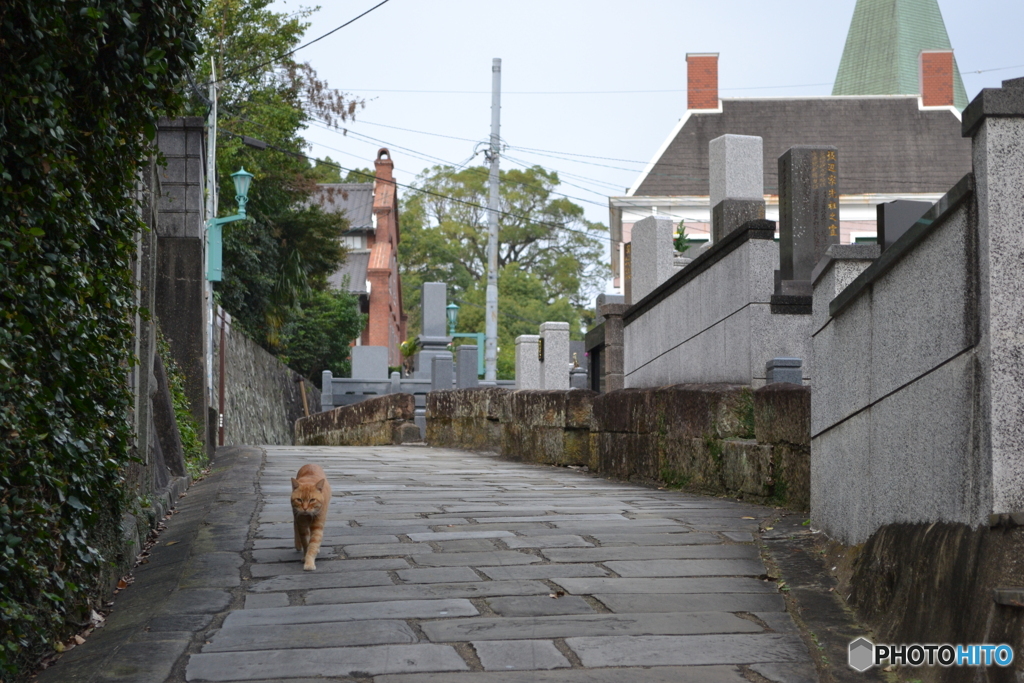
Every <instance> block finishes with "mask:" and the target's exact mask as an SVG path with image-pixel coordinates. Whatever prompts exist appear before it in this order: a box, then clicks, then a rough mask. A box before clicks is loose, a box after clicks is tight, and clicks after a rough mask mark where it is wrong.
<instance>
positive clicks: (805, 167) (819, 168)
mask: <svg viewBox="0 0 1024 683" xmlns="http://www.w3.org/2000/svg"><path fill="white" fill-rule="evenodd" d="M833 244H839V151H838V150H837V149H836V148H835V147H818V146H811V145H797V146H795V147H791V148H789V149H788V150H787V151H786V152H785V153H784V154H783V155H782V156H781V157H779V266H780V268H779V274H778V278H777V282H776V290H775V291H776V294H781V295H795V296H810V294H811V271H812V270H814V266H815V265H817V263H818V261H820V260H821V258H822V257H823V256H824V255H825V250H826V249H828V248H829V247H830V246H832V245H833Z"/></svg>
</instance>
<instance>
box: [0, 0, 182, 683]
mask: <svg viewBox="0 0 1024 683" xmlns="http://www.w3.org/2000/svg"><path fill="white" fill-rule="evenodd" d="M199 9H200V4H199V2H198V1H197V0H125V1H116V0H4V1H3V2H0V61H2V62H3V64H4V67H3V68H2V69H0V282H2V283H3V284H2V287H0V620H2V622H0V633H2V640H0V677H2V678H3V679H4V680H6V681H8V682H9V683H10V682H12V681H20V680H24V679H25V678H26V677H27V676H28V675H29V674H30V673H31V669H32V668H33V666H34V665H35V662H36V661H38V658H39V657H40V656H42V655H43V654H45V653H46V652H48V651H52V647H53V643H54V640H55V639H59V638H61V637H64V636H66V635H67V634H68V632H69V631H70V630H71V629H74V628H75V627H76V625H77V623H79V622H81V621H84V619H85V616H86V615H87V614H88V609H89V607H90V604H89V600H90V597H92V599H96V597H97V596H98V595H99V594H100V588H101V582H102V581H103V579H104V573H105V572H106V573H107V574H109V572H110V568H111V567H112V566H113V563H114V562H115V560H116V559H117V558H116V557H113V556H112V553H113V550H112V549H113V548H116V547H118V546H119V545H120V544H119V542H118V541H119V538H120V523H121V517H122V514H123V512H124V510H125V505H126V500H125V499H126V495H125V492H124V486H123V481H124V472H125V470H126V467H127V466H128V464H129V462H130V460H131V458H132V457H133V443H132V434H133V430H132V427H131V423H130V416H131V412H130V411H131V407H132V405H131V404H132V397H131V394H130V391H129V389H128V381H127V379H128V373H129V372H130V370H131V367H132V363H133V361H132V355H131V335H132V327H131V322H132V319H133V317H134V315H135V313H136V310H135V305H134V290H133V287H134V285H133V281H132V278H131V258H132V254H133V252H134V239H135V235H136V234H137V232H138V231H139V230H140V229H142V224H141V222H140V219H139V215H138V210H137V207H136V194H135V189H136V186H137V177H138V175H137V174H138V172H139V169H140V168H141V166H142V165H143V164H145V163H148V158H149V156H150V154H151V153H152V151H151V150H152V142H151V141H152V139H153V138H154V135H155V130H156V128H155V126H156V121H157V118H158V117H159V116H160V115H161V114H167V113H168V112H174V111H177V110H178V109H179V108H180V106H181V95H180V93H179V91H180V84H181V83H182V82H183V81H184V80H185V69H186V68H188V65H189V62H190V61H191V60H192V59H193V58H194V56H195V53H196V45H195V43H194V42H193V37H192V36H193V32H194V25H195V21H196V18H197V14H198V12H199Z"/></svg>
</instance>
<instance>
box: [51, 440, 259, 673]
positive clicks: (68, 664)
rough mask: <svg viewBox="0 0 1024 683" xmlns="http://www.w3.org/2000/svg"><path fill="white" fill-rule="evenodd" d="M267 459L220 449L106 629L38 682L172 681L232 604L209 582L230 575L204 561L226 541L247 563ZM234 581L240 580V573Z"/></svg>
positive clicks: (137, 570) (119, 599)
mask: <svg viewBox="0 0 1024 683" xmlns="http://www.w3.org/2000/svg"><path fill="white" fill-rule="evenodd" d="M264 458H265V455H264V453H263V451H262V450H260V449H257V448H248V447H228V448H221V449H219V450H218V451H217V457H216V459H215V461H214V463H213V466H212V469H211V471H210V473H209V474H208V475H207V476H206V477H205V478H204V479H203V480H202V481H199V482H197V483H196V484H195V485H193V486H192V487H191V488H190V489H189V491H188V495H187V496H186V497H184V498H181V499H180V500H178V501H177V510H178V512H177V513H176V514H175V515H174V516H173V517H171V518H170V519H169V520H167V528H166V529H165V530H164V531H163V533H162V534H160V537H159V538H158V540H157V543H156V545H154V546H153V547H152V548H151V549H150V556H149V562H148V563H147V564H145V565H139V566H137V567H135V569H134V574H135V582H134V583H133V584H132V585H131V586H130V587H129V588H127V589H125V590H123V591H121V593H120V594H119V595H118V596H117V597H116V600H115V602H114V609H113V612H111V614H110V615H109V616H108V617H107V621H106V623H105V625H104V627H103V628H101V629H98V630H97V631H95V632H94V633H93V635H92V636H91V637H90V638H89V639H88V640H87V641H86V642H85V643H84V644H83V645H80V646H78V647H76V648H74V649H73V650H71V651H70V652H68V653H66V654H64V655H63V656H62V657H61V658H60V659H59V660H57V662H56V663H55V664H54V665H52V666H51V667H49V668H48V669H46V670H45V671H43V672H42V673H41V674H40V675H39V677H38V679H37V680H38V683H101V682H106V681H125V682H128V681H130V682H131V683H164V681H166V680H168V678H169V677H170V676H171V675H172V672H173V670H174V669H175V668H176V666H175V665H176V664H177V663H178V660H179V659H181V657H182V655H184V654H185V653H186V651H187V649H188V647H189V645H190V644H191V642H192V640H193V638H194V636H196V634H198V633H201V632H203V631H204V630H205V629H206V627H207V626H208V625H209V623H210V621H211V619H212V618H213V614H215V613H217V612H220V611H222V610H224V609H225V608H226V607H227V606H228V604H229V603H230V601H231V597H232V596H231V594H230V592H229V590H219V588H221V586H216V585H213V584H215V583H216V582H213V583H204V577H205V576H206V575H208V574H213V573H220V574H224V573H225V572H224V571H223V569H222V568H217V567H209V566H207V565H208V563H207V562H205V561H204V560H205V559H206V558H205V557H204V556H206V555H209V554H210V553H211V552H212V551H215V550H218V548H217V547H216V544H217V543H218V542H219V541H220V540H221V539H224V542H225V544H226V546H228V549H229V550H230V551H231V553H235V554H237V555H238V557H239V559H241V553H242V551H243V550H244V545H245V541H246V540H247V538H248V531H249V520H250V519H251V517H252V514H253V513H254V511H255V509H256V505H257V496H256V494H255V486H256V484H257V478H258V476H259V472H260V468H261V467H262V464H263V461H264ZM232 507H235V508H236V509H234V510H231V508H232ZM246 508H247V510H248V516H246ZM223 513H227V514H228V516H234V517H236V518H238V523H237V524H236V525H235V526H236V527H238V528H237V530H236V532H235V533H234V534H233V535H234V536H238V535H241V545H240V546H239V544H238V541H237V538H233V539H232V538H229V537H228V535H229V534H230V531H231V530H230V529H224V528H223V527H224V526H225V525H224V524H223V523H222V521H221V515H222V514H223ZM243 518H244V532H243V531H242V529H241V523H242V519H243ZM218 527H221V530H220V531H218ZM227 554H229V553H223V552H219V553H216V555H227ZM211 570H212V571H211ZM218 570H219V571H218ZM234 575H235V578H236V579H237V577H238V573H237V571H236V572H234Z"/></svg>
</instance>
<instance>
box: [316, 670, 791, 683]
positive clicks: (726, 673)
mask: <svg viewBox="0 0 1024 683" xmlns="http://www.w3.org/2000/svg"><path fill="white" fill-rule="evenodd" d="M373 680H374V683H750V681H749V679H747V678H745V677H744V676H743V674H742V673H741V672H740V670H739V669H738V668H737V667H734V666H656V667H651V668H630V669H561V670H555V671H530V672H519V673H515V672H508V673H497V672H495V673H488V672H481V673H478V672H473V673H461V674H459V673H446V674H405V675H397V676H378V677H376V678H375V679H373ZM780 680H786V683H790V681H789V680H788V679H780ZM302 683H306V682H305V681H303V682H302ZM793 683H803V681H793Z"/></svg>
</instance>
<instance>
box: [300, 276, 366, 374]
mask: <svg viewBox="0 0 1024 683" xmlns="http://www.w3.org/2000/svg"><path fill="white" fill-rule="evenodd" d="M365 324H366V316H365V315H362V314H361V313H359V308H358V300H357V299H356V297H355V296H354V295H352V294H350V293H349V292H342V291H336V290H334V291H314V292H311V293H310V294H309V296H308V297H307V298H306V299H304V300H303V302H302V305H301V307H300V308H299V309H298V311H297V313H296V314H295V316H294V317H293V318H292V319H291V320H290V321H289V322H288V323H287V324H286V325H285V326H284V332H283V334H282V337H283V342H284V347H285V348H286V349H287V353H286V354H285V355H284V356H282V359H283V360H285V361H286V362H287V363H288V365H290V366H291V367H292V368H293V369H294V370H295V371H296V372H298V373H299V374H300V375H302V376H304V377H306V378H308V379H310V380H312V381H313V382H315V383H316V385H317V386H320V377H321V375H320V373H321V372H323V371H324V370H330V371H331V372H333V373H334V374H335V376H338V377H348V376H349V375H350V373H351V364H350V361H349V353H350V351H349V349H350V346H349V342H350V341H351V340H352V339H355V338H356V336H358V335H359V332H360V330H362V329H363V326H364V325H365Z"/></svg>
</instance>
